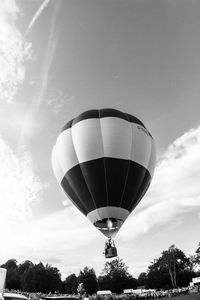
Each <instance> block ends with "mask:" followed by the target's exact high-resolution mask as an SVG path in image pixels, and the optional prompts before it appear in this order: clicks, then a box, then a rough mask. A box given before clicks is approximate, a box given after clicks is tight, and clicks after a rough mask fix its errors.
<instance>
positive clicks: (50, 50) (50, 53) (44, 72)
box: [18, 1, 61, 149]
mask: <svg viewBox="0 0 200 300" xmlns="http://www.w3.org/2000/svg"><path fill="white" fill-rule="evenodd" d="M48 3H49V1H44V3H43V5H42V6H41V7H42V8H41V9H39V11H40V13H39V15H40V14H41V12H42V10H43V9H44V7H45V6H46V5H47V4H48ZM60 5H61V1H57V2H55V9H54V11H53V18H52V21H51V27H50V33H49V36H48V43H47V47H46V51H45V56H44V61H43V65H42V69H41V84H40V86H39V90H38V94H37V95H36V97H35V99H34V101H32V103H31V106H30V108H29V110H28V112H27V114H26V117H25V119H24V124H23V126H22V130H21V134H20V137H19V142H18V149H20V148H21V147H22V148H23V147H24V144H27V143H28V140H29V139H30V138H31V134H30V133H31V132H30V131H27V128H30V129H31V127H33V126H34V123H35V114H36V113H37V111H38V109H39V107H40V104H41V102H42V100H43V98H44V95H45V93H46V89H47V85H48V79H49V71H50V68H51V65H52V61H53V58H54V54H55V50H56V46H57V40H58V37H59V36H58V33H57V34H56V32H55V30H56V20H57V15H58V11H59V7H60ZM36 15H37V17H38V16H39V15H38V14H37V13H36ZM32 26H33V25H31V27H32ZM31 27H30V28H31Z"/></svg>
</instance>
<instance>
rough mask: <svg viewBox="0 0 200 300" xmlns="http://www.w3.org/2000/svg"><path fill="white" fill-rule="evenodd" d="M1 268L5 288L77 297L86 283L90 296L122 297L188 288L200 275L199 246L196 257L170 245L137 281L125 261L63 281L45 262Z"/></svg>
mask: <svg viewBox="0 0 200 300" xmlns="http://www.w3.org/2000/svg"><path fill="white" fill-rule="evenodd" d="M1 267H2V268H6V269H7V276H6V288H8V289H15V290H21V291H26V292H42V293H49V292H51V293H53V292H55V291H57V292H59V293H63V294H77V288H78V285H79V283H83V286H84V288H85V292H86V293H88V294H94V293H96V292H97V290H111V291H112V292H113V293H117V294H120V293H122V292H123V290H124V289H127V288H132V289H135V288H137V287H139V286H145V287H146V288H155V289H171V288H175V287H184V286H188V285H189V282H191V280H192V278H193V277H197V276H200V243H199V246H198V248H197V250H196V252H195V254H194V255H191V256H189V257H187V256H186V255H185V253H184V252H183V251H182V250H180V249H178V248H177V247H176V246H175V245H172V246H170V247H169V249H167V250H164V251H163V252H162V254H161V256H160V257H159V258H156V259H154V261H153V262H151V263H150V265H149V267H148V268H147V271H146V272H143V273H141V274H140V275H139V277H138V278H137V279H136V278H134V277H133V276H132V275H131V274H130V273H129V272H128V267H127V266H126V265H125V263H124V262H123V261H122V259H114V260H111V261H107V262H106V263H105V266H104V268H103V270H102V272H101V274H100V275H99V276H98V277H97V276H96V273H95V270H94V269H93V268H88V267H87V266H86V267H85V268H84V269H83V270H81V271H80V272H79V274H78V275H76V274H71V275H69V276H68V277H67V278H65V280H61V273H60V271H59V270H58V269H57V268H55V267H53V266H51V265H49V264H46V265H44V264H43V263H42V262H40V263H38V264H34V263H32V262H31V261H30V260H26V261H24V262H23V263H20V264H18V263H17V261H16V259H9V260H8V261H7V262H6V263H4V264H2V265H1Z"/></svg>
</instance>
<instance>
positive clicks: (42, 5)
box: [25, 0, 51, 35]
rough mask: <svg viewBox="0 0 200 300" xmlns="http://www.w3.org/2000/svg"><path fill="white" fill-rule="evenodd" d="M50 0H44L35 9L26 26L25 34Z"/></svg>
mask: <svg viewBox="0 0 200 300" xmlns="http://www.w3.org/2000/svg"><path fill="white" fill-rule="evenodd" d="M50 1H51V0H44V2H43V3H42V4H41V5H40V7H39V8H38V10H37V11H36V13H35V15H34V16H33V18H32V20H31V21H30V23H29V25H28V28H27V29H26V32H25V35H27V34H29V32H30V30H31V29H32V27H33V25H34V24H35V22H36V20H37V19H38V18H39V16H40V15H41V13H42V11H43V10H44V8H45V7H46V6H47V5H48V4H49V2H50Z"/></svg>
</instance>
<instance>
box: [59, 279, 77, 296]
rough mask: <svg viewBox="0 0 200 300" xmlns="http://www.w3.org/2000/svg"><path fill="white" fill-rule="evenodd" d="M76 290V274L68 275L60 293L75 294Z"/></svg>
mask: <svg viewBox="0 0 200 300" xmlns="http://www.w3.org/2000/svg"><path fill="white" fill-rule="evenodd" d="M77 288H78V277H77V276H76V274H70V275H69V276H68V277H66V278H65V280H64V281H63V284H62V293H64V294H76V292H77Z"/></svg>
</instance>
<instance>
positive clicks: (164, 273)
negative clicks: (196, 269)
mask: <svg viewBox="0 0 200 300" xmlns="http://www.w3.org/2000/svg"><path fill="white" fill-rule="evenodd" d="M147 277H148V279H147V285H148V287H150V288H171V287H177V286H186V285H188V284H189V282H190V281H191V278H192V273H191V268H190V260H189V258H188V257H186V256H185V254H184V252H183V251H182V250H180V249H178V248H176V247H175V245H172V246H170V247H169V249H168V250H165V251H163V252H162V255H161V257H159V258H158V259H157V260H154V262H153V263H152V264H151V265H150V266H149V268H148V274H147Z"/></svg>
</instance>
